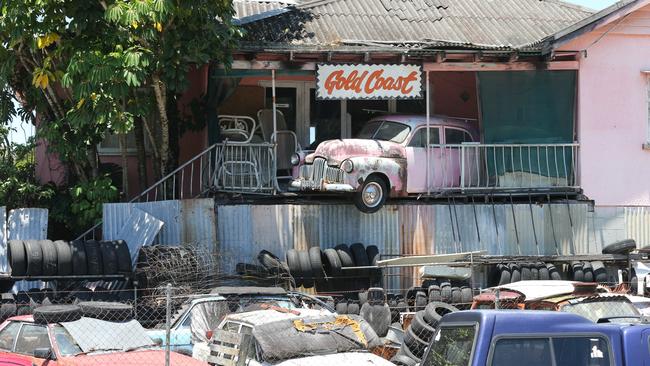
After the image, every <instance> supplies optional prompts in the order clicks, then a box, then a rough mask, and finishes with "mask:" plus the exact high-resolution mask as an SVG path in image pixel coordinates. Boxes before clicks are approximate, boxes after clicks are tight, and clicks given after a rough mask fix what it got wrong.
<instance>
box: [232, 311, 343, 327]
mask: <svg viewBox="0 0 650 366" xmlns="http://www.w3.org/2000/svg"><path fill="white" fill-rule="evenodd" d="M331 314H332V313H330V312H329V311H327V312H325V311H322V310H314V309H293V310H291V311H277V310H273V309H267V310H254V311H247V312H244V313H236V314H229V315H227V316H226V318H225V319H224V320H230V321H237V322H242V323H247V324H249V325H252V326H257V325H261V324H267V323H272V322H275V321H278V320H283V319H302V318H307V317H316V316H322V315H331Z"/></svg>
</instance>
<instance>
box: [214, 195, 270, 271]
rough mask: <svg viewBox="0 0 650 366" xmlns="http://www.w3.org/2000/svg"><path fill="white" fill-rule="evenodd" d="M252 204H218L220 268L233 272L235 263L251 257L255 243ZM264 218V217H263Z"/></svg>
mask: <svg viewBox="0 0 650 366" xmlns="http://www.w3.org/2000/svg"><path fill="white" fill-rule="evenodd" d="M251 207H252V206H251V205H219V206H217V241H218V243H219V248H218V253H219V254H218V255H219V259H220V268H221V269H222V270H223V271H225V272H233V271H234V270H235V264H236V263H237V262H238V261H240V260H241V259H244V257H246V260H250V259H251V255H252V254H251V253H252V250H250V248H251V243H253V230H252V225H253V221H252V220H253V216H252V214H251ZM262 219H264V218H262Z"/></svg>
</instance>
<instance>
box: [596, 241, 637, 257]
mask: <svg viewBox="0 0 650 366" xmlns="http://www.w3.org/2000/svg"><path fill="white" fill-rule="evenodd" d="M643 249H644V248H641V250H643ZM634 250H636V242H635V241H634V239H625V240H621V241H617V242H615V243H612V244H609V245H607V246H605V247H604V248H603V250H602V253H603V254H629V253H630V252H632V251H634Z"/></svg>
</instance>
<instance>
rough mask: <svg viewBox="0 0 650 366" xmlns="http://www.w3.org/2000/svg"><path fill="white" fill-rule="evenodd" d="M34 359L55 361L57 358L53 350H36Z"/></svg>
mask: <svg viewBox="0 0 650 366" xmlns="http://www.w3.org/2000/svg"><path fill="white" fill-rule="evenodd" d="M34 357H35V358H40V359H43V360H54V359H55V358H56V357H54V354H53V353H52V349H50V348H35V349H34Z"/></svg>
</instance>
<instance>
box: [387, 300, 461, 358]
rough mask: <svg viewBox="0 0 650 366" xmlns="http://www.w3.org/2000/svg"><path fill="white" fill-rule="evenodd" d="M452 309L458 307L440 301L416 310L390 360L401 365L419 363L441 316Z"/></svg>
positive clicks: (454, 309) (452, 310) (456, 309)
mask: <svg viewBox="0 0 650 366" xmlns="http://www.w3.org/2000/svg"><path fill="white" fill-rule="evenodd" d="M454 311H458V308H456V307H454V306H452V305H449V304H445V303H442V302H432V303H429V304H428V305H427V306H426V307H425V308H424V310H420V311H418V312H416V313H415V316H414V317H413V320H411V324H410V325H409V326H408V328H406V331H405V332H404V341H403V342H402V346H401V347H400V349H399V351H398V352H397V354H396V355H395V357H393V358H392V359H391V360H390V361H391V362H392V363H394V364H396V365H402V366H415V365H416V364H417V363H419V362H420V361H421V360H422V356H423V355H424V351H425V350H426V348H427V347H428V346H429V343H430V342H431V337H433V335H434V333H435V332H436V328H437V327H438V324H439V323H440V320H441V319H442V317H443V316H444V315H445V314H448V313H451V312H454Z"/></svg>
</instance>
